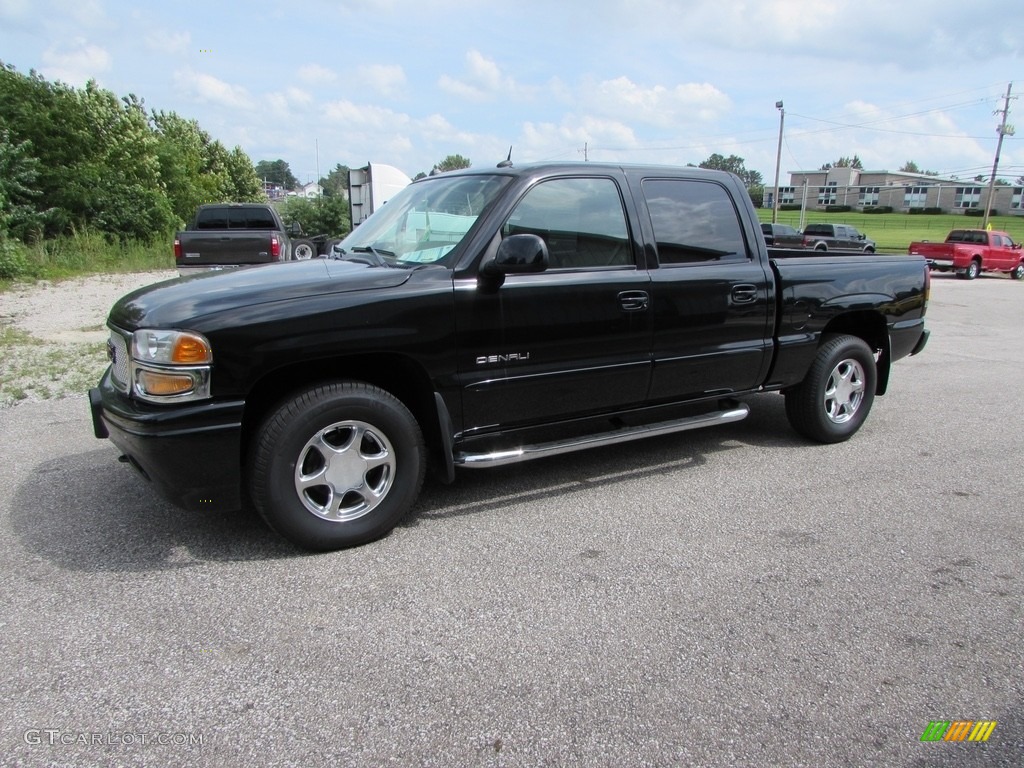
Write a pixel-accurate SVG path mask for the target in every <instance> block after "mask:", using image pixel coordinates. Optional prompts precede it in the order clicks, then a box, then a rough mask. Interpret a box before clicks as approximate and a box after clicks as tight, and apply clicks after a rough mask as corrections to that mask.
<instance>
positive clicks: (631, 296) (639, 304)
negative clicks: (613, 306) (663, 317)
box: [619, 291, 650, 312]
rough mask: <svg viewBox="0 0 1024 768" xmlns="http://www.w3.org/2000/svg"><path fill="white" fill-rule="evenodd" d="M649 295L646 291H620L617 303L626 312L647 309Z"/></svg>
mask: <svg viewBox="0 0 1024 768" xmlns="http://www.w3.org/2000/svg"><path fill="white" fill-rule="evenodd" d="M649 301H650V297H649V296H648V295H647V291H622V292H621V293H619V304H621V305H622V309H623V310H624V311H626V312H641V311H643V310H645V309H647V304H648V302H649Z"/></svg>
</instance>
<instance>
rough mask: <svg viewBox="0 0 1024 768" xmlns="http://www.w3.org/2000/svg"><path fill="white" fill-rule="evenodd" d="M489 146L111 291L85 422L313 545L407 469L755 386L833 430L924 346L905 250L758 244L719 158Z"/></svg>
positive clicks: (174, 485) (678, 425) (566, 443)
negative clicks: (245, 259)
mask: <svg viewBox="0 0 1024 768" xmlns="http://www.w3.org/2000/svg"><path fill="white" fill-rule="evenodd" d="M502 166H503V167H498V168H495V169H472V170H464V171H454V172H450V173H445V174H441V175H437V176H428V177H425V178H423V179H420V180H418V181H415V182H413V183H411V184H409V185H408V186H407V187H405V188H404V189H403V190H401V191H400V192H398V193H397V194H396V195H395V196H394V197H392V198H391V199H390V201H389V202H388V204H387V205H385V206H384V207H383V208H381V209H379V210H378V211H377V212H375V213H374V214H373V215H372V216H370V217H369V218H368V219H367V220H366V221H364V222H363V223H362V224H360V225H359V226H358V227H357V228H356V229H354V230H353V231H352V232H351V233H350V234H349V236H348V237H346V238H345V240H343V241H342V242H341V243H340V247H337V248H335V250H334V252H333V253H334V255H335V256H336V257H337V258H330V259H312V260H309V261H305V262H301V263H296V264H291V265H270V266H267V267H263V268H261V269H246V270H231V271H227V272H220V273H206V274H201V275H192V276H189V277H185V278H179V279H177V280H171V281H168V282H164V283H159V284H157V285H154V286H150V287H147V288H142V289H140V290H137V291H135V292H133V293H130V294H128V295H127V296H125V297H124V298H122V299H121V300H120V301H118V302H117V303H116V304H115V305H114V307H113V308H112V310H111V312H110V314H109V316H108V320H107V325H108V328H109V331H110V334H109V341H108V350H109V357H110V361H111V364H110V366H109V367H108V368H107V370H106V372H105V373H104V374H103V377H102V379H101V381H100V383H99V385H98V386H97V387H95V388H94V389H92V390H91V391H90V393H89V400H90V407H91V412H92V419H93V426H94V430H95V434H96V436H97V437H100V438H109V439H110V440H111V441H112V442H113V443H114V445H115V446H117V448H118V449H119V451H120V452H121V453H122V454H123V460H124V461H125V462H126V463H128V464H130V465H131V466H132V467H134V468H135V469H137V470H138V471H139V472H140V474H141V475H142V476H143V477H144V478H145V479H147V480H148V481H150V482H151V483H152V485H153V487H154V488H155V489H156V490H157V491H158V492H160V493H161V494H163V495H164V496H165V497H167V498H168V499H170V500H172V501H173V502H175V503H177V504H179V505H181V506H184V507H186V508H191V509H197V510H198V509H212V510H216V509H224V508H231V509H233V508H237V507H239V506H240V505H242V504H244V503H246V502H247V501H251V503H252V504H253V505H254V506H255V508H256V510H257V511H258V512H259V513H260V514H261V515H262V517H263V518H264V520H265V521H266V522H267V523H268V524H269V525H270V526H271V527H272V528H273V529H275V530H276V531H278V532H279V533H280V534H282V535H283V536H285V537H287V538H288V539H290V540H291V541H292V542H294V543H296V544H298V545H300V546H302V547H306V548H309V549H313V550H330V549H338V548H341V547H346V546H353V545H357V544H361V543H364V542H367V541H370V540H372V539H375V538H379V537H380V536H383V535H385V534H386V533H387V532H388V531H389V530H391V529H392V528H393V527H394V526H395V525H396V524H397V523H398V521H399V520H400V519H401V518H402V517H403V516H404V515H405V514H406V513H407V512H408V511H409V510H410V508H411V507H412V506H413V504H414V502H415V500H416V498H417V496H418V494H419V491H420V487H421V484H422V482H423V479H424V473H425V471H426V469H427V466H428V464H429V465H430V466H431V467H432V469H433V470H434V471H435V472H436V473H437V475H438V476H439V477H440V478H441V479H442V480H443V481H446V482H450V481H452V480H454V479H455V478H456V473H457V471H463V470H468V469H472V468H478V467H493V466H501V465H504V464H509V463H512V462H518V461H524V460H527V459H533V460H542V459H544V458H547V457H552V456H555V455H557V454H561V453H564V452H567V451H574V450H579V449H584V448H591V447H594V446H602V445H612V444H620V443H625V442H627V441H631V440H636V439H639V438H643V437H646V436H651V435H663V434H667V433H672V432H679V431H683V430H689V429H696V428H700V427H707V426H712V425H717V424H727V423H731V422H736V421H739V420H741V419H743V418H744V417H745V416H746V415H747V414H748V412H749V409H750V405H749V404H748V402H747V401H748V400H749V399H751V397H752V396H755V395H759V393H771V392H774V393H781V394H782V395H784V396H785V410H786V414H787V416H788V418H789V421H790V423H791V425H792V426H793V428H794V429H795V430H796V431H797V432H798V433H800V434H801V435H803V436H805V437H806V438H808V439H810V440H813V441H817V442H822V443H835V442H839V441H843V440H847V439H848V438H850V437H851V436H852V435H854V433H856V432H857V430H858V429H859V428H860V427H861V425H862V424H863V423H864V420H865V419H866V418H867V416H868V413H869V411H870V410H871V407H872V403H873V402H874V400H875V397H876V396H879V395H882V394H884V393H885V392H886V390H887V388H888V386H889V382H890V372H891V368H892V365H893V363H894V362H895V361H896V360H899V359H900V358H903V357H906V356H908V355H914V354H917V353H918V352H920V351H921V350H922V349H923V348H924V346H925V344H926V342H927V339H928V331H927V330H926V328H925V312H926V309H927V304H928V291H929V272H928V268H927V265H926V264H925V262H924V259H919V258H910V257H908V256H906V255H905V254H900V255H895V256H883V255H873V254H864V253H857V254H846V255H838V256H832V255H829V256H822V255H820V254H815V253H814V252H802V251H784V250H783V251H776V250H774V249H768V248H767V246H766V245H765V241H764V237H763V235H762V232H761V230H760V225H759V222H758V220H757V214H756V211H755V210H754V208H753V206H752V204H751V202H750V197H749V195H748V194H747V191H746V189H745V188H744V187H743V185H742V183H741V182H740V180H739V179H738V178H737V177H735V176H733V175H731V174H727V173H723V172H719V171H707V170H703V169H699V168H691V167H686V168H669V167H659V166H618V165H611V164H607V165H606V164H598V163H570V164H543V165H527V166H523V167H514V166H512V165H511V164H508V163H503V164H502ZM894 439H898V437H894ZM623 455H624V456H626V457H627V458H626V460H627V461H628V456H629V454H628V453H626V454H623Z"/></svg>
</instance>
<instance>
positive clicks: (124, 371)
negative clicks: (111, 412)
mask: <svg viewBox="0 0 1024 768" xmlns="http://www.w3.org/2000/svg"><path fill="white" fill-rule="evenodd" d="M128 354H129V353H128V342H127V340H126V339H125V338H124V336H122V335H121V334H120V333H119V332H118V331H115V330H114V329H111V330H110V338H109V339H107V356H108V357H109V358H110V372H111V375H112V378H113V380H114V385H115V386H116V387H117V388H118V389H120V390H121V391H122V392H127V391H128V389H129V385H130V384H131V366H130V365H129V360H128Z"/></svg>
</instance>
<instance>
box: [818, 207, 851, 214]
mask: <svg viewBox="0 0 1024 768" xmlns="http://www.w3.org/2000/svg"><path fill="white" fill-rule="evenodd" d="M822 209H823V210H825V211H827V212H828V213H849V212H850V211H851V210H853V209H852V208H851V207H850V206H848V205H825V206H822Z"/></svg>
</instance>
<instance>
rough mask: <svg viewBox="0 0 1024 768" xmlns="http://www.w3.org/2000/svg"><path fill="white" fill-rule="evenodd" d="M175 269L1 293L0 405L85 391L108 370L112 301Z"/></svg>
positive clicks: (27, 285)
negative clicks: (0, 359)
mask: <svg viewBox="0 0 1024 768" xmlns="http://www.w3.org/2000/svg"><path fill="white" fill-rule="evenodd" d="M176 276H177V275H176V273H175V272H174V270H161V271H157V272H137V273H132V274H123V275H122V274H117V275H95V276H92V277H82V278H75V279H72V280H62V281H60V282H49V281H40V282H38V283H19V284H16V285H14V286H13V287H12V288H11V289H10V290H8V291H5V292H3V293H0V347H2V353H3V355H4V365H3V368H2V371H0V407H6V406H10V405H13V404H16V403H18V402H24V401H29V402H31V401H39V400H48V399H51V398H54V397H65V396H69V395H74V394H84V392H85V391H86V390H87V389H88V388H89V387H91V386H94V385H95V384H96V382H97V381H98V380H99V377H100V375H101V374H102V372H103V369H104V368H106V365H107V360H106V352H105V342H106V339H107V331H106V328H105V323H106V318H107V313H108V312H109V311H110V307H111V305H113V304H114V302H116V301H117V300H118V299H119V298H121V297H122V296H124V295H125V294H126V293H130V292H131V291H133V290H135V289H136V288H141V287H143V286H146V285H151V284H153V283H157V282H160V281H162V280H168V279H170V278H173V277H176Z"/></svg>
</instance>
